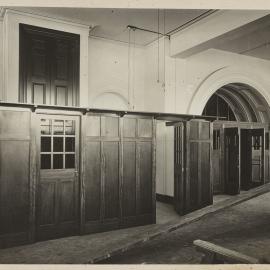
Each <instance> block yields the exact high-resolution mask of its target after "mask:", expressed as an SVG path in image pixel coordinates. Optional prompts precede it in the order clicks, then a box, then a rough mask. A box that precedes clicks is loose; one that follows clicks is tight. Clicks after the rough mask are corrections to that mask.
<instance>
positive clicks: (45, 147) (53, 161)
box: [36, 115, 79, 240]
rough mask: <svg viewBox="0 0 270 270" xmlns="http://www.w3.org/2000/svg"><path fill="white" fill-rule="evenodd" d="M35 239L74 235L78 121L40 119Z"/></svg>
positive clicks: (76, 208)
mask: <svg viewBox="0 0 270 270" xmlns="http://www.w3.org/2000/svg"><path fill="white" fill-rule="evenodd" d="M39 128H40V132H39V134H40V141H39V147H38V148H39V150H40V151H39V152H40V162H39V167H40V177H39V182H38V189H37V190H38V192H37V213H36V216H37V239H38V240H44V239H51V238H58V237H62V236H68V235H73V234H76V233H78V227H79V213H78V208H79V179H78V165H79V164H78V162H79V160H78V150H79V118H78V117H76V116H59V115H58V116H54V115H41V116H40V127H39Z"/></svg>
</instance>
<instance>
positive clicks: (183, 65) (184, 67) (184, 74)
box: [157, 49, 270, 195]
mask: <svg viewBox="0 0 270 270" xmlns="http://www.w3.org/2000/svg"><path fill="white" fill-rule="evenodd" d="M166 69H167V70H166V86H167V87H166V92H165V93H166V94H165V112H168V113H169V112H171V113H174V112H176V113H190V114H201V112H202V110H203V108H204V106H205V104H206V102H207V101H208V99H209V97H210V96H211V95H212V94H213V93H214V92H215V91H216V90H218V89H219V88H220V87H221V86H223V85H225V84H227V83H233V82H242V83H247V84H249V85H251V86H253V87H254V88H255V89H257V90H258V91H259V92H260V93H261V94H262V95H263V96H264V97H265V99H266V100H267V101H268V103H269V104H270V76H269V74H270V61H265V60H262V59H258V58H254V57H249V56H244V55H239V54H234V53H230V52H225V51H220V50H215V49H210V50H207V51H204V52H202V53H200V54H197V55H193V56H192V57H189V58H187V59H177V58H176V59H168V61H167V66H166ZM158 138H159V139H158V140H157V141H158V146H157V149H158V154H157V164H158V168H157V192H158V193H161V194H165V195H171V194H172V191H173V177H174V175H173V167H171V164H173V162H174V155H173V132H172V131H171V130H169V129H168V128H164V129H161V128H159V129H158ZM165 138H166V139H165ZM159 144H160V145H159ZM164 149H166V151H165V150H164ZM165 160H166V162H165ZM162 166H163V167H162ZM164 172H167V173H166V177H165V176H164V175H165V173H164ZM164 181H166V184H167V185H166V188H164ZM162 192H163V193H162Z"/></svg>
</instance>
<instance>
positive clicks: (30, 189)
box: [0, 107, 156, 248]
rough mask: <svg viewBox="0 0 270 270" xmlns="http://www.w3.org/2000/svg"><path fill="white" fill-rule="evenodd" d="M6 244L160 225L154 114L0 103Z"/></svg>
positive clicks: (1, 229) (0, 241)
mask: <svg viewBox="0 0 270 270" xmlns="http://www.w3.org/2000/svg"><path fill="white" fill-rule="evenodd" d="M0 220H1V222H0V247H2V248H3V247H9V246H13V245H18V244H25V243H30V242H35V241H38V240H46V239H52V238H58V237H63V236H69V235H78V234H86V233H92V232H100V231H108V230H112V229H118V228H124V227H131V226H137V225H144V224H150V223H155V220H156V215H155V120H154V119H153V117H152V116H142V115H132V116H131V115H126V116H119V115H117V114H113V113H111V114H109V113H86V114H83V113H82V112H80V111H75V110H74V111H72V110H69V111H67V110H66V111H65V110H61V111H60V110H55V109H51V110H50V109H38V110H36V111H35V112H33V111H31V110H29V109H22V108H11V107H9V108H4V107H0Z"/></svg>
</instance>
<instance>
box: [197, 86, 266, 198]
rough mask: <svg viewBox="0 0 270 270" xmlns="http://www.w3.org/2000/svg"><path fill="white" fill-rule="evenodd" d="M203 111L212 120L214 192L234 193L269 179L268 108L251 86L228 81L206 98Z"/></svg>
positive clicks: (262, 98)
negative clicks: (211, 117) (214, 118)
mask: <svg viewBox="0 0 270 270" xmlns="http://www.w3.org/2000/svg"><path fill="white" fill-rule="evenodd" d="M202 114H203V115H207V116H216V117H217V120H216V121H214V123H213V158H212V168H213V176H214V177H213V179H214V193H216V194H218V193H227V194H237V193H239V192H240V190H247V189H250V188H253V187H255V186H258V185H262V184H264V183H266V182H268V181H269V178H270V172H269V168H270V167H269V127H268V124H269V122H270V111H269V106H268V104H267V101H266V100H265V98H264V97H263V96H262V95H261V94H260V93H259V92H258V91H257V90H256V89H254V88H253V87H251V86H249V85H247V84H243V83H230V84H226V85H224V86H222V87H221V88H219V89H218V90H217V91H216V92H215V93H214V94H213V95H212V96H211V97H210V99H209V100H208V102H207V103H206V105H205V107H204V109H203V113H202Z"/></svg>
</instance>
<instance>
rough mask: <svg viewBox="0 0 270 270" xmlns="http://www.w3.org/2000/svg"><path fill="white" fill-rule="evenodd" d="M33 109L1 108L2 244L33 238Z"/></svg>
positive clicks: (0, 225) (0, 213)
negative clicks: (30, 235) (13, 109)
mask: <svg viewBox="0 0 270 270" xmlns="http://www.w3.org/2000/svg"><path fill="white" fill-rule="evenodd" d="M30 152H31V112H29V111H22V110H20V111H19V110H18V111H12V110H10V109H9V108H8V109H6V110H5V109H2V110H1V111H0V248H5V247H9V246H12V245H14V244H26V243H27V242H28V240H29V231H30V229H29V227H30V224H29V223H30V219H29V216H30V207H29V206H30V197H31V191H30V189H29V186H30V185H31V184H32V183H31V181H30V178H31V174H30V168H31V166H32V163H31V154H30Z"/></svg>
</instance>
